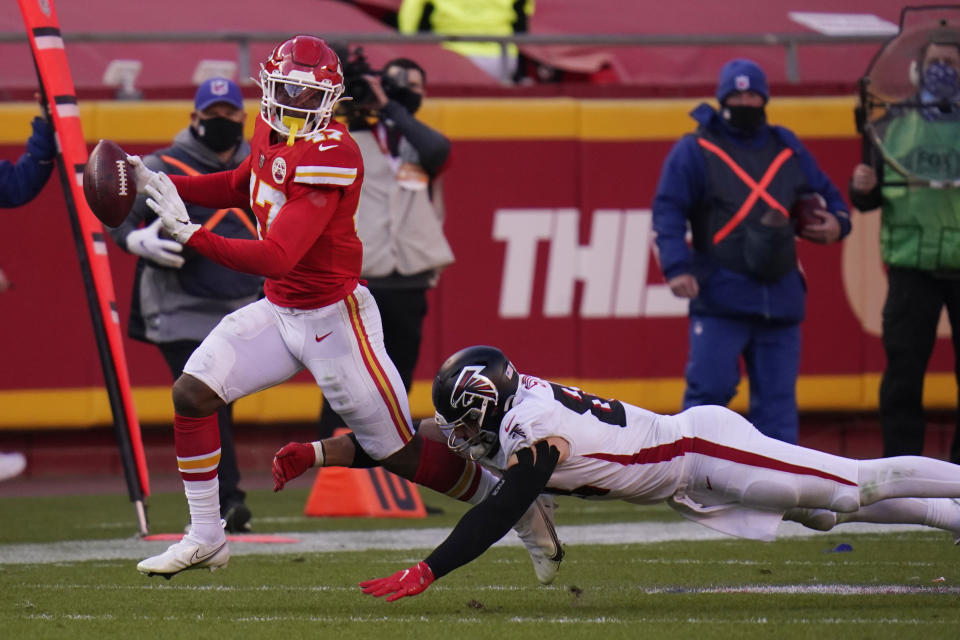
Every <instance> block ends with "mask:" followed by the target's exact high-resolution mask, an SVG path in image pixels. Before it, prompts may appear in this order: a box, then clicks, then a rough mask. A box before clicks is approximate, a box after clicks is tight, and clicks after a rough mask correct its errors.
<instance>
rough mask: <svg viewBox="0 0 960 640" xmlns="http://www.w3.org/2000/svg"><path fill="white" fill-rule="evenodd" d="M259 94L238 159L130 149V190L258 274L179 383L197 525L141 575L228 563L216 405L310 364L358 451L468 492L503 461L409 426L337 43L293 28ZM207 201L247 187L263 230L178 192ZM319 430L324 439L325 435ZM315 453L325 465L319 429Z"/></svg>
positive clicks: (542, 543) (186, 238)
mask: <svg viewBox="0 0 960 640" xmlns="http://www.w3.org/2000/svg"><path fill="white" fill-rule="evenodd" d="M260 87H261V89H262V92H263V97H262V100H261V105H260V118H259V119H258V120H257V123H256V127H255V129H254V134H253V138H252V140H251V142H250V155H249V156H248V158H247V159H246V160H245V161H244V162H243V163H242V164H241V165H240V166H239V167H238V168H237V169H235V170H233V171H225V172H220V173H213V174H208V175H202V176H169V177H168V176H166V175H165V174H163V173H155V172H153V171H150V170H149V169H148V168H147V167H145V166H144V165H143V163H142V162H140V160H139V158H136V157H131V158H130V159H129V161H130V163H131V164H132V165H133V166H134V167H135V180H136V183H137V190H138V191H139V192H143V193H146V194H148V195H149V196H150V199H149V200H148V205H149V206H150V207H151V208H152V209H153V210H154V211H155V212H156V213H157V215H158V216H159V217H160V219H161V222H162V225H163V227H164V229H165V230H166V231H167V233H169V234H170V236H171V237H173V239H174V240H176V241H177V242H179V243H181V244H183V245H184V246H185V247H187V248H189V249H193V250H195V251H198V252H199V253H201V254H202V255H204V256H206V257H208V258H210V259H212V260H214V261H215V262H218V263H220V264H222V265H224V266H227V267H230V268H232V269H235V270H237V271H242V272H246V273H254V274H259V275H263V276H265V277H266V280H265V283H264V293H265V296H266V297H265V298H263V299H261V300H258V301H256V302H254V303H252V304H249V305H247V306H246V307H243V308H241V309H239V310H237V311H235V312H233V313H231V314H229V315H227V316H226V317H225V318H224V319H223V320H222V321H221V322H220V323H219V324H218V325H217V326H216V327H215V328H214V329H213V331H212V332H211V333H210V334H209V336H207V338H206V339H204V341H203V342H202V343H201V344H200V346H199V347H198V348H197V350H196V351H194V353H193V355H191V356H190V358H189V360H188V361H187V363H186V365H185V366H184V369H183V371H184V373H183V374H182V375H181V376H180V377H179V378H178V379H177V381H176V382H175V383H174V386H173V403H174V410H175V416H174V445H175V449H176V455H177V463H178V468H179V470H180V474H181V477H182V479H183V481H184V490H185V493H186V496H187V502H188V504H189V507H190V518H191V526H190V529H189V532H188V533H187V534H186V535H185V536H184V537H183V539H182V540H181V541H180V542H178V543H176V544H174V545H172V546H171V547H170V548H169V549H167V551H165V552H164V553H161V554H159V555H157V556H153V557H150V558H147V559H146V560H143V561H142V562H140V563H139V564H138V565H137V569H138V570H139V571H140V572H141V573H144V574H147V575H162V576H164V577H167V578H169V577H172V576H173V575H175V574H177V573H179V572H180V571H183V570H186V569H198V568H208V569H210V570H214V569H218V568H222V567H225V566H226V565H227V562H228V560H229V557H230V551H229V547H228V545H227V541H226V537H225V534H224V532H223V526H222V523H221V521H220V511H219V504H218V497H217V485H218V479H217V466H218V462H219V458H220V443H219V432H218V429H217V420H216V411H217V409H219V408H220V407H222V406H224V405H225V404H227V403H230V402H233V401H234V400H236V399H238V398H241V397H244V396H246V395H249V394H251V393H254V392H256V391H259V390H261V389H266V388H268V387H271V386H273V385H276V384H279V383H281V382H283V381H285V380H287V379H288V378H290V377H291V376H293V375H294V374H296V373H297V372H299V371H301V370H303V369H304V368H306V369H308V370H309V371H310V372H311V374H313V377H314V379H315V380H316V382H317V384H318V385H319V386H320V388H321V389H322V390H323V395H324V396H325V397H327V398H329V401H330V404H331V406H332V407H333V408H334V409H335V410H336V411H337V413H339V414H340V416H341V417H343V419H344V421H345V422H346V423H347V425H348V426H349V427H350V428H351V429H352V431H353V433H351V434H350V436H349V438H350V439H351V442H352V443H354V444H355V447H354V458H353V460H351V461H350V464H351V465H352V466H373V465H376V464H382V465H383V466H384V467H385V468H387V469H388V470H390V471H393V472H394V473H397V474H398V475H400V476H402V477H404V478H408V479H411V480H413V481H414V482H417V483H419V484H422V485H424V486H427V487H430V488H432V489H434V490H436V491H439V492H441V493H446V494H447V495H451V496H452V497H455V498H458V499H460V500H464V501H468V502H474V503H475V502H478V501H479V500H482V499H483V498H484V497H485V496H486V495H488V494H489V492H490V491H492V490H493V488H494V486H495V485H496V483H497V482H498V480H499V479H498V478H497V476H495V475H494V474H492V473H491V472H490V471H488V470H486V469H484V468H482V467H481V466H479V465H478V464H477V463H476V462H474V461H467V460H464V459H462V458H459V457H457V456H455V455H454V454H452V453H451V452H449V451H448V450H447V448H446V446H444V445H443V444H441V443H437V442H433V441H427V440H423V439H421V438H414V430H413V424H412V421H411V419H410V410H409V407H408V404H407V397H406V394H405V392H404V388H403V383H402V381H401V380H400V376H399V374H398V373H397V369H396V367H395V366H394V365H393V363H392V362H391V361H390V358H389V357H388V356H387V354H386V351H385V350H384V346H383V332H382V329H381V325H380V314H379V312H378V310H377V306H376V304H375V302H374V301H373V298H372V296H371V295H370V292H369V291H368V290H367V289H366V287H364V286H362V285H361V284H360V281H359V276H360V266H361V260H362V247H361V243H360V240H359V239H358V238H357V235H356V231H355V225H354V219H353V218H354V214H355V213H356V210H357V202H358V199H359V195H360V187H361V184H362V182H363V163H362V160H361V156H360V151H359V149H358V148H357V145H356V143H355V142H354V140H353V139H352V138H351V137H350V135H349V134H348V133H347V130H346V128H345V127H344V126H343V125H341V124H340V123H337V122H335V121H332V114H333V109H334V107H335V106H336V104H337V102H338V101H339V100H340V99H341V97H342V94H343V91H344V85H343V75H342V70H341V66H340V61H339V59H338V58H337V55H336V53H334V51H333V50H332V49H331V48H330V47H329V46H328V45H327V44H326V43H325V42H324V41H323V40H320V39H319V38H315V37H313V36H305V35H300V36H296V37H294V38H291V39H289V40H287V41H285V42H283V43H282V44H280V45H279V46H278V47H277V48H276V49H274V51H273V53H272V54H271V56H270V58H269V59H268V60H267V61H266V62H265V63H264V64H263V65H262V66H261V72H260ZM181 197H182V198H183V200H186V201H189V202H192V203H194V204H198V205H201V206H207V207H215V208H222V207H232V206H237V207H242V206H244V205H246V204H248V203H249V206H250V208H251V209H252V210H253V212H254V214H255V215H256V218H257V223H258V236H259V237H258V238H257V239H252V240H245V239H233V238H223V237H220V236H217V235H215V234H214V233H212V232H210V231H208V230H207V229H205V228H203V227H201V226H200V225H198V224H196V223H194V222H193V221H191V220H190V217H189V215H188V214H187V211H186V208H185V205H184V203H183V200H181ZM318 445H319V443H318ZM300 453H301V454H304V453H309V454H310V455H309V462H308V463H309V464H313V465H317V466H320V465H323V464H324V459H325V453H324V450H323V447H322V445H320V446H317V447H316V448H314V447H310V451H309V452H302V451H301V452H300ZM527 514H528V515H527V516H525V518H524V519H523V520H522V521H521V522H520V523H519V524H518V533H519V534H520V536H521V538H522V539H523V540H524V542H525V543H526V545H527V548H528V551H530V554H531V557H532V558H533V560H534V565H535V568H536V569H537V575H538V578H539V579H540V580H541V581H545V582H549V581H550V580H552V579H553V576H554V575H555V573H556V569H557V567H558V566H559V562H560V559H561V556H562V550H561V549H560V545H559V543H558V542H557V541H556V534H555V532H554V531H553V525H552V522H550V520H549V513H547V510H546V509H544V508H542V507H541V506H540V503H538V502H533V503H532V505H531V507H530V509H528V511H527Z"/></svg>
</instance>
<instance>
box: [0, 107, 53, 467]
mask: <svg viewBox="0 0 960 640" xmlns="http://www.w3.org/2000/svg"><path fill="white" fill-rule="evenodd" d="M56 155H57V143H56V141H55V140H54V138H53V127H51V126H50V123H49V122H47V121H46V120H45V119H43V118H39V117H38V118H34V119H33V135H31V136H30V139H29V140H27V150H26V151H25V152H24V153H23V155H21V156H20V159H19V160H17V162H16V163H13V162H10V161H8V160H0V208H3V209H7V208H10V207H19V206H20V205H22V204H26V203H28V202H30V201H31V200H33V199H34V198H36V197H37V194H38V193H40V190H41V189H43V185H45V184H46V183H47V180H48V179H50V173H51V172H52V171H53V159H54V158H55V157H56ZM9 288H10V281H9V280H7V276H6V274H5V273H4V272H3V270H2V269H0V293H3V292H4V291H6V290H7V289H9ZM26 466H27V459H26V458H25V457H24V455H23V454H22V453H18V452H14V453H3V452H0V480H6V479H7V478H12V477H14V476H17V475H19V474H20V473H22V472H23V470H24V468H25V467H26Z"/></svg>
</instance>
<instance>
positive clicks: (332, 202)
mask: <svg viewBox="0 0 960 640" xmlns="http://www.w3.org/2000/svg"><path fill="white" fill-rule="evenodd" d="M272 132H273V130H272V129H271V128H270V127H269V126H268V125H267V124H266V123H265V122H263V121H262V120H261V119H259V118H258V119H257V123H256V126H255V127H254V133H253V139H252V140H251V141H250V156H249V157H248V158H247V160H245V161H244V163H243V164H241V165H240V166H239V167H238V168H237V169H235V170H233V171H226V172H223V173H214V174H208V175H205V176H194V177H187V176H170V178H171V180H173V182H174V184H175V185H176V187H177V190H178V191H179V192H180V196H181V197H182V198H183V199H184V200H187V201H189V202H193V203H195V204H199V205H202V206H215V207H222V206H231V205H236V204H237V201H238V200H239V199H246V198H247V197H248V198H249V203H250V208H251V209H252V210H253V212H254V214H256V217H257V222H258V230H259V233H260V239H259V240H240V239H233V238H224V237H221V236H218V235H216V234H214V233H212V232H209V231H207V230H206V229H200V230H199V231H197V232H196V233H194V234H193V236H192V237H191V238H190V241H189V242H188V243H187V246H188V247H190V248H193V249H196V250H197V251H199V252H200V253H201V254H203V255H205V256H207V257H208V258H210V259H211V260H214V261H215V262H218V263H220V264H223V265H225V266H227V267H230V268H232V269H236V270H238V271H244V272H247V273H256V274H259V275H263V276H266V278H267V280H266V282H265V284H264V292H265V293H266V296H267V298H268V299H269V300H270V301H271V302H273V303H274V304H277V305H280V306H283V307H293V308H298V309H316V308H317V307H323V306H326V305H329V304H333V303H335V302H338V301H340V300H342V299H343V298H345V297H346V296H347V295H348V294H349V293H350V292H351V291H353V290H354V288H355V287H356V286H357V283H358V281H359V279H360V267H361V266H362V263H363V246H362V245H361V243H360V239H359V238H358V237H357V232H356V222H355V220H354V216H355V215H356V212H357V202H358V200H359V198H360V186H361V185H362V183H363V160H362V158H361V156H360V150H359V148H358V147H357V144H356V142H355V141H354V140H353V138H351V137H350V134H349V133H347V130H346V127H344V126H343V125H341V124H340V123H337V122H331V123H330V124H329V125H328V126H327V128H326V129H324V130H323V131H318V132H316V133H314V134H313V135H311V136H309V137H307V138H303V139H299V140H297V141H296V142H295V143H294V144H293V145H288V144H287V143H286V140H280V141H279V142H274V137H273V136H271V133H272Z"/></svg>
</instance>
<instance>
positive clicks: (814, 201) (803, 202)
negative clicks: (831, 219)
mask: <svg viewBox="0 0 960 640" xmlns="http://www.w3.org/2000/svg"><path fill="white" fill-rule="evenodd" d="M818 209H819V210H820V211H826V209H827V201H826V200H825V199H824V198H823V196H822V195H820V194H819V193H816V192H813V191H808V192H806V193H802V194H800V195H799V196H797V199H796V200H795V201H794V203H793V206H792V207H790V219H791V220H793V227H794V229H795V231H796V233H798V234H800V233H802V232H803V230H804V229H806V228H807V227H808V226H809V225H812V224H820V222H821V220H820V217H819V216H818V215H817V214H815V213H814V211H816V210H818Z"/></svg>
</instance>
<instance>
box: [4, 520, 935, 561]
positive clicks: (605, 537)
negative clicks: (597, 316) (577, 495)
mask: <svg viewBox="0 0 960 640" xmlns="http://www.w3.org/2000/svg"><path fill="white" fill-rule="evenodd" d="M913 531H928V532H930V531H936V530H935V529H930V528H929V527H923V526H920V525H878V524H864V523H851V524H844V525H840V526H839V527H838V528H837V529H834V530H833V531H832V532H830V533H831V534H833V535H838V534H839V535H847V534H878V533H903V532H913ZM557 532H558V534H559V536H560V539H561V540H562V541H563V543H564V544H565V545H567V546H568V547H569V546H574V545H607V544H643V543H652V542H669V541H675V540H733V539H735V538H731V537H730V536H727V535H725V534H722V533H719V532H717V531H714V530H713V529H708V528H706V527H703V526H701V525H698V524H695V523H693V522H686V521H680V522H632V523H615V524H599V525H578V526H567V527H563V526H559V527H557ZM449 533H450V530H449V529H448V528H446V527H436V528H429V529H388V530H385V529H376V530H370V531H314V532H292V533H277V534H276V535H282V536H288V537H291V538H297V539H299V540H300V542H297V543H291V544H282V545H278V544H257V543H238V544H233V545H231V547H230V555H232V556H242V555H256V554H270V555H278V554H300V553H319V552H336V551H367V550H371V549H374V550H375V549H389V550H398V549H432V548H434V547H435V546H437V545H438V544H440V543H441V542H443V540H444V539H445V538H446V537H447V534H449ZM777 533H778V536H779V537H780V538H806V537H814V536H822V535H825V534H823V533H821V532H818V531H813V530H811V529H807V528H805V527H803V526H801V525H799V524H796V523H793V522H784V523H782V524H781V525H780V529H779V530H778V532H777ZM943 535H944V538H945V539H946V537H947V535H948V534H946V533H945V532H943ZM521 544H522V543H521V542H520V539H519V538H518V537H517V536H516V534H515V533H512V532H511V533H509V534H507V537H505V538H504V539H503V540H501V541H499V542H498V543H497V544H496V545H495V546H510V547H517V546H521ZM168 546H170V541H150V542H147V541H144V540H140V539H139V538H120V539H114V540H67V541H63V542H51V543H44V544H8V545H0V565H4V564H50V563H56V562H83V561H87V560H113V559H128V560H140V559H143V558H145V557H147V556H150V555H154V554H157V553H161V552H162V551H164V550H165V549H166V548H167V547H168ZM841 555H843V554H841Z"/></svg>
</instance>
